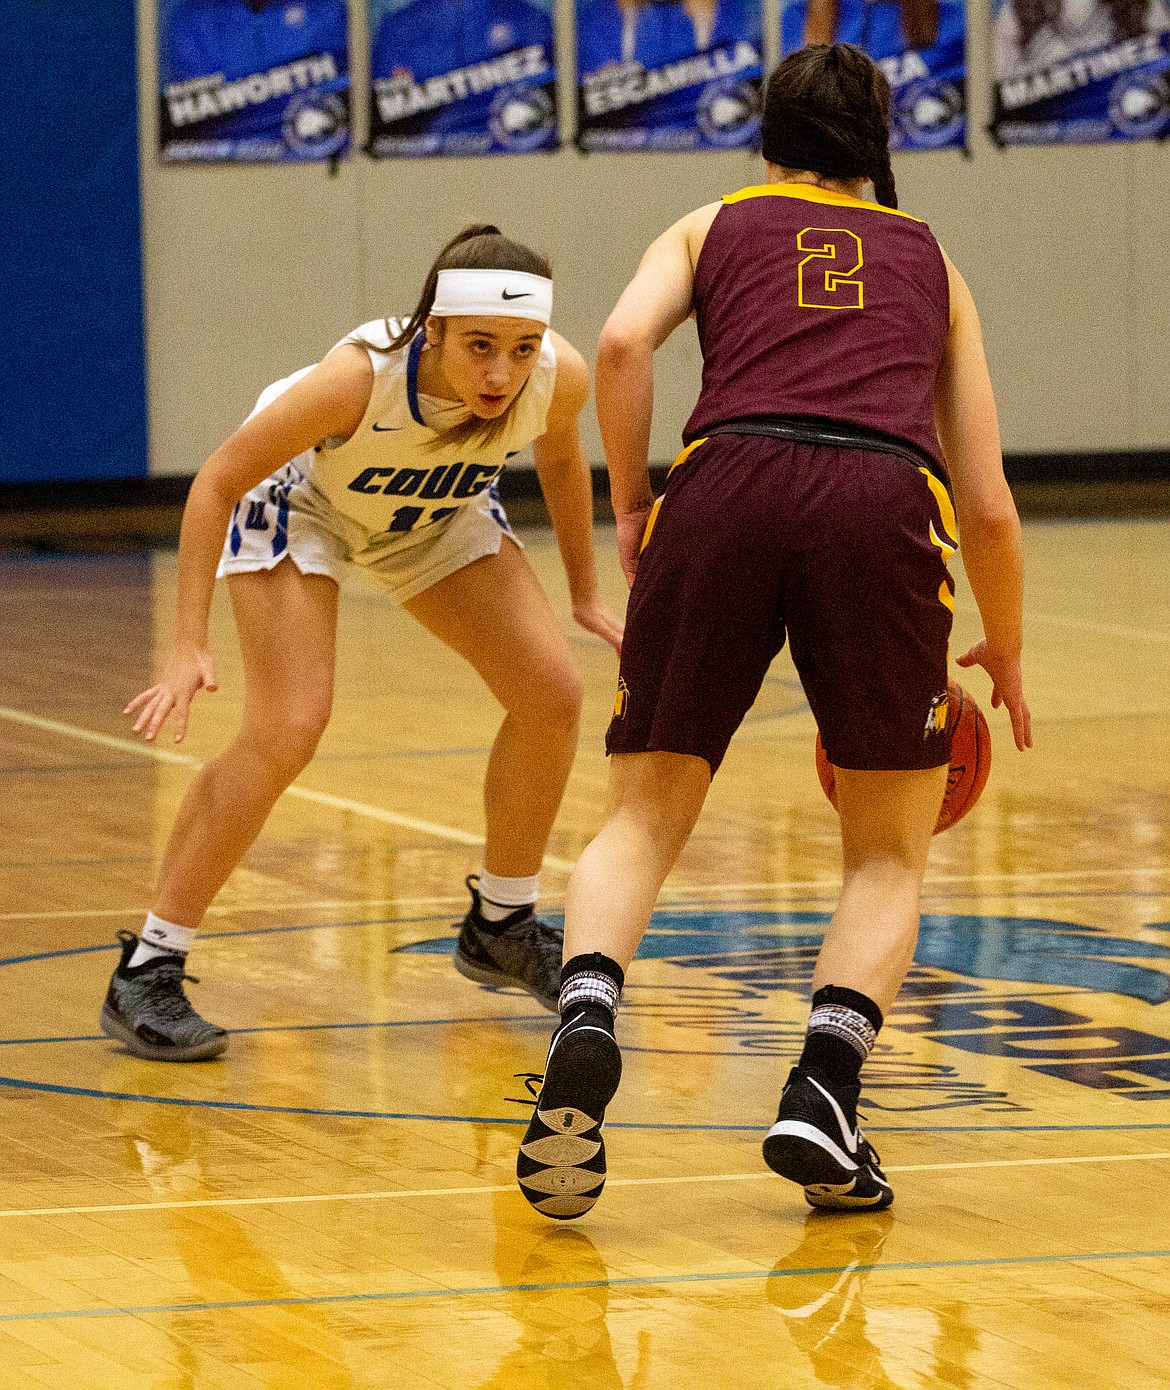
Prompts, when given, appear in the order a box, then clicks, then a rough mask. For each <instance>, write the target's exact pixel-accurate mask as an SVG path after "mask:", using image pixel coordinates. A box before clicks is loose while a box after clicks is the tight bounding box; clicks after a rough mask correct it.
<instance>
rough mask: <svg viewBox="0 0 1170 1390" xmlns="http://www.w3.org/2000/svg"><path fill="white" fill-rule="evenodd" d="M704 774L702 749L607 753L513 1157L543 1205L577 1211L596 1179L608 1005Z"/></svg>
mask: <svg viewBox="0 0 1170 1390" xmlns="http://www.w3.org/2000/svg"><path fill="white" fill-rule="evenodd" d="M710 784H711V771H710V768H709V767H708V765H707V763H706V761H705V760H704V759H703V758H697V757H692V756H690V755H683V754H679V753H627V754H617V755H614V756H613V757H612V758H611V759H610V781H609V787H610V795H609V807H608V810H607V812H606V816H605V823H604V825H603V827H602V829H601V831H600V833H599V834H598V835H597V837H596V839H594V841H593V842H592V844H590V845H589V847H588V848H587V849H586V850H585V852H584V854H582V856H581V858H580V859H579V860H578V861H577V867H576V868H575V869H574V870H573V876H572V878H571V879H570V880H569V888H568V894H567V897H566V901H565V965H564V969H563V970H562V972H561V991H560V1011H561V1024H560V1027H559V1028H558V1029H557V1031H556V1032H555V1033H554V1034H553V1039H552V1043H551V1045H550V1047H549V1054H548V1061H547V1063H546V1065H545V1077H544V1085H543V1087H542V1089H541V1093H540V1098H539V1100H538V1101H537V1103H536V1113H535V1114H534V1116H533V1118H532V1123H531V1124H530V1125H529V1126H528V1130H527V1132H526V1133H525V1136H524V1140H523V1143H522V1144H521V1146H520V1154H519V1157H518V1159H517V1164H516V1175H517V1177H518V1178H519V1180H520V1186H521V1191H522V1192H523V1193H524V1195H525V1197H526V1198H527V1199H528V1201H529V1202H531V1203H532V1205H533V1206H534V1207H536V1209H537V1210H538V1211H541V1212H543V1213H544V1214H545V1215H546V1216H552V1217H555V1218H557V1219H560V1220H564V1219H566V1218H569V1217H573V1216H581V1215H583V1214H584V1213H585V1212H587V1211H588V1210H589V1209H590V1208H591V1207H592V1206H593V1204H594V1203H595V1202H596V1201H597V1199H598V1197H600V1195H601V1190H602V1187H603V1186H604V1185H605V1144H604V1141H603V1140H602V1137H601V1125H602V1121H603V1120H604V1118H605V1107H606V1106H607V1105H608V1104H609V1102H610V1100H612V1098H613V1094H614V1092H615V1091H616V1090H617V1086H618V1081H619V1080H620V1079H621V1053H620V1052H619V1051H618V1046H617V1041H616V1039H615V1038H614V1017H615V1015H616V1013H617V1006H618V1001H619V999H620V997H621V991H622V986H623V984H624V983H625V971H626V967H627V966H628V965H629V963H630V961H631V960H632V959H633V955H634V952H635V951H636V950H637V948H638V942H639V941H641V939H642V935H643V933H644V932H645V930H646V927H647V925H648V923H649V921H650V914H651V912H652V911H653V909H654V902H655V900H656V899H657V897H658V893H659V890H660V889H661V887H662V883H663V880H664V879H665V878H666V875H667V874H668V873H669V872H670V870H671V868H672V867H673V865H674V862H675V860H676V859H677V858H678V856H679V853H680V852H681V851H682V848H683V846H684V845H685V844H686V842H687V838H688V837H689V835H690V833H691V831H692V830H693V829H694V825H695V821H696V820H697V819H698V817H699V812H700V811H701V810H702V808H703V801H704V799H705V798H706V795H707V788H708V787H709V786H710Z"/></svg>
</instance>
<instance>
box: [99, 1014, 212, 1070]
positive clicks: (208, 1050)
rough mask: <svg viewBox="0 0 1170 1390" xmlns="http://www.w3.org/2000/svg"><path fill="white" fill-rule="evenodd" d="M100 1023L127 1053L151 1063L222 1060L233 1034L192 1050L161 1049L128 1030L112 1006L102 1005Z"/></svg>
mask: <svg viewBox="0 0 1170 1390" xmlns="http://www.w3.org/2000/svg"><path fill="white" fill-rule="evenodd" d="M99 1022H100V1024H101V1030H102V1032H103V1033H104V1034H105V1035H106V1037H107V1038H113V1039H114V1040H115V1041H116V1042H120V1043H122V1044H123V1045H124V1047H125V1048H126V1050H127V1052H130V1053H133V1055H134V1056H135V1057H141V1058H142V1059H143V1060H144V1061H147V1062H206V1061H208V1060H209V1059H210V1058H212V1057H218V1056H219V1055H220V1053H221V1052H223V1051H225V1050H226V1048H227V1045H228V1036H229V1035H228V1034H226V1033H225V1034H224V1035H223V1036H222V1037H219V1038H209V1039H208V1040H207V1042H203V1043H195V1044H193V1045H192V1046H191V1047H178V1046H175V1047H160V1046H159V1045H158V1044H157V1043H148V1042H144V1041H143V1040H142V1038H140V1037H139V1036H138V1035H137V1033H135V1032H134V1031H133V1030H132V1029H130V1028H127V1027H126V1025H125V1024H124V1023H123V1022H122V1020H121V1019H120V1018H119V1017H118V1015H117V1014H116V1013H114V1012H113V1010H112V1009H111V1008H110V1007H109V1005H108V1004H106V1005H103V1006H102V1016H101V1019H100V1020H99Z"/></svg>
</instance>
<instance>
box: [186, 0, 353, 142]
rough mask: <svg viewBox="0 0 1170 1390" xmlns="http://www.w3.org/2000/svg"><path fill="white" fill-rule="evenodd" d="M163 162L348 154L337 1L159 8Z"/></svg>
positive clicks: (228, 0)
mask: <svg viewBox="0 0 1170 1390" xmlns="http://www.w3.org/2000/svg"><path fill="white" fill-rule="evenodd" d="M158 21H159V23H158V35H159V84H160V88H161V91H160V94H159V99H160V110H159V115H160V119H159V143H160V149H161V153H162V157H163V159H164V160H167V161H184V160H201V161H241V162H247V163H252V162H263V163H301V162H305V161H309V160H318V159H333V158H336V157H338V156H339V155H342V154H344V153H345V152H346V150H347V149H348V148H349V47H348V37H347V28H346V7H345V0H159V16H158Z"/></svg>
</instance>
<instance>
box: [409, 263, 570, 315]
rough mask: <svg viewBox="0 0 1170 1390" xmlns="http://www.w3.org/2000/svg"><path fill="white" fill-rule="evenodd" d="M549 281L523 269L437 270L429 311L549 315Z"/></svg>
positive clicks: (439, 313) (550, 298)
mask: <svg viewBox="0 0 1170 1390" xmlns="http://www.w3.org/2000/svg"><path fill="white" fill-rule="evenodd" d="M552 290H553V287H552V281H551V280H547V279H545V277H544V276H543V275H529V274H527V273H526V272H525V271H523V270H440V271H439V283H438V287H437V288H436V290H435V302H434V303H433V304H432V305H431V313H432V314H436V315H438V316H439V317H440V318H448V317H450V316H451V315H452V314H477V315H484V316H486V317H490V318H509V319H536V320H537V321H538V322H539V323H543V324H545V325H547V324H548V321H549V319H551V318H552Z"/></svg>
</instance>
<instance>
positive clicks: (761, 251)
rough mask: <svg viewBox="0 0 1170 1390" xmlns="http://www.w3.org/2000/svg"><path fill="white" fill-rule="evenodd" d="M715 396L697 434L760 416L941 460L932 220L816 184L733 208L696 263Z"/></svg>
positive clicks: (698, 416)
mask: <svg viewBox="0 0 1170 1390" xmlns="http://www.w3.org/2000/svg"><path fill="white" fill-rule="evenodd" d="M694 305H695V311H696V319H697V321H698V327H699V343H700V345H701V347H702V350H703V389H702V391H701V392H700V395H699V400H698V403H697V404H696V406H695V409H694V411H693V413H692V414H691V418H690V419H689V420H688V421H687V426H686V432H685V436H684V437H685V438H686V439H687V440H692V439H696V438H698V437H700V436H701V435H703V434H704V433H705V432H706V431H707V430H708V429H710V428H711V427H712V426H713V425H716V424H722V423H725V422H727V421H730V420H741V419H745V418H748V417H751V416H767V415H782V416H790V417H791V416H806V417H813V418H816V419H820V420H831V421H840V422H843V423H846V424H850V425H855V426H860V427H861V428H862V429H868V430H876V431H879V432H880V433H882V434H886V435H893V436H895V437H896V438H898V439H903V440H906V441H908V442H909V443H911V444H913V445H915V446H916V447H917V448H918V449H920V450H922V451H924V452H925V453H926V454H927V455H929V456H930V457H931V458H933V459H936V460H939V461H940V462H941V461H942V451H941V449H940V446H939V442H938V433H937V431H936V429H935V423H934V387H935V380H936V378H937V376H938V369H939V364H940V363H941V361H942V356H943V351H944V349H945V347H946V341H947V332H948V327H949V321H950V295H949V291H948V287H947V272H946V265H945V263H944V261H943V257H942V252H941V251H940V249H939V246H938V243H937V242H936V241H935V239H934V237H933V236H932V235H931V233H930V229H929V228H928V227H927V226H926V223H925V222H921V221H919V220H918V219H917V218H915V217H910V216H909V215H908V214H907V213H902V212H896V211H894V210H892V209H889V208H883V207H880V206H878V205H877V204H876V203H867V202H863V201H862V200H861V199H859V198H851V197H849V196H848V195H846V194H843V193H834V192H832V191H830V190H829V189H825V188H817V187H814V186H812V185H805V184H792V183H788V184H766V185H761V186H759V187H755V188H744V189H741V190H740V192H738V193H729V194H728V195H727V196H726V197H725V198H724V199H723V206H722V207H721V208H720V209H719V212H718V214H717V215H716V217H715V221H714V222H713V223H712V224H711V229H710V231H709V232H708V233H707V239H706V241H705V242H704V244H703V249H702V252H701V253H700V255H699V263H698V265H697V266H696V268H695V288H694Z"/></svg>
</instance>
